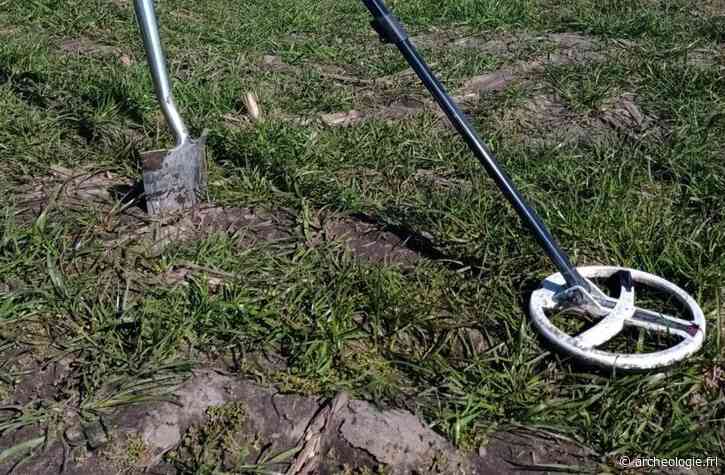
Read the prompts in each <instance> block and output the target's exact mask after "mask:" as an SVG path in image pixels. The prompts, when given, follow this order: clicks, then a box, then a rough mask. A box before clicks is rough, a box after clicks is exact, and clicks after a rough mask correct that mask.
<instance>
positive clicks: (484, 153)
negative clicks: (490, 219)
mask: <svg viewBox="0 0 725 475" xmlns="http://www.w3.org/2000/svg"><path fill="white" fill-rule="evenodd" d="M362 1H363V3H364V4H365V6H366V7H367V8H368V10H370V13H371V14H372V15H373V17H374V20H373V22H372V25H373V28H375V31H377V33H378V34H379V35H380V38H381V39H382V40H383V41H384V42H388V43H394V44H395V46H397V47H398V49H399V50H400V52H401V53H402V55H403V57H405V60H406V61H407V62H408V64H409V65H410V67H411V68H413V70H414V71H415V73H416V74H417V75H418V77H419V78H420V80H421V81H422V82H423V84H424V85H425V87H426V88H427V89H428V90H429V91H430V93H431V94H432V95H433V97H434V98H435V100H436V102H437V103H438V105H439V106H440V107H441V109H442V110H443V111H444V112H445V114H446V115H447V116H448V119H449V120H450V121H451V122H452V123H453V126H454V127H455V128H456V130H457V131H458V133H460V134H461V136H463V138H464V139H465V141H466V143H467V144H468V146H469V148H470V149H471V151H472V152H473V153H474V154H475V155H476V157H477V158H478V160H479V161H480V162H481V164H482V165H483V167H484V168H485V169H486V171H487V172H488V174H489V175H490V176H491V178H493V180H494V181H495V182H496V185H498V187H499V189H500V190H501V192H502V193H503V194H504V196H505V197H506V199H508V201H509V202H510V203H511V205H512V206H513V207H514V210H516V213H518V215H519V217H520V218H521V220H522V221H523V222H524V224H525V225H526V226H527V227H528V228H529V229H530V230H531V232H532V233H533V234H534V236H535V237H536V240H537V241H538V242H539V244H540V245H541V247H542V248H543V249H544V251H545V252H546V254H547V255H548V256H549V258H550V259H551V260H552V262H553V263H554V265H555V266H556V268H557V269H558V270H559V272H561V274H562V276H563V277H564V279H565V280H566V283H567V285H568V286H570V287H574V286H581V287H583V288H584V289H587V290H589V289H590V286H589V283H588V282H587V281H586V279H584V278H583V277H582V276H581V275H580V274H579V272H577V270H576V268H574V266H573V265H572V264H571V262H570V261H569V257H568V256H567V255H566V254H565V253H564V251H562V250H561V248H560V247H559V245H558V244H557V242H556V240H555V239H554V237H553V236H552V235H551V233H550V232H549V230H548V229H547V228H546V226H545V225H544V223H543V222H542V221H541V218H539V216H538V215H537V214H536V212H535V211H534V210H533V209H532V208H531V207H530V206H529V205H528V203H527V202H526V201H525V200H524V198H523V196H522V195H521V193H520V192H519V191H518V190H517V189H516V187H515V185H514V184H513V182H512V181H511V179H510V178H509V177H508V176H507V175H506V173H505V172H504V171H503V169H502V168H501V166H500V165H499V163H498V162H497V161H496V158H495V156H494V154H493V153H492V152H491V151H490V150H489V149H488V147H487V146H486V145H485V144H484V143H483V141H482V140H481V138H480V137H479V136H478V133H477V132H476V130H475V129H474V128H473V126H472V125H471V123H470V122H469V121H468V119H467V118H466V116H465V115H464V114H463V112H461V110H460V108H459V107H458V106H457V105H456V103H455V102H454V101H453V99H452V98H451V96H450V95H449V94H448V92H447V91H446V89H445V87H444V86H443V85H442V84H441V82H440V81H439V80H438V78H436V76H435V75H434V74H433V72H432V71H431V70H430V68H429V67H428V65H427V64H426V62H425V60H424V59H423V58H422V57H421V55H420V54H419V53H418V51H417V50H416V48H415V46H413V44H412V43H411V41H410V39H409V38H408V35H407V33H406V32H405V29H404V28H403V27H402V26H401V25H400V23H398V20H397V19H396V18H395V17H394V16H393V15H391V14H390V11H389V10H388V9H387V7H386V6H385V4H384V3H383V1H382V0H362Z"/></svg>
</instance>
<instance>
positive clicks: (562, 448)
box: [22, 370, 594, 475]
mask: <svg viewBox="0 0 725 475" xmlns="http://www.w3.org/2000/svg"><path fill="white" fill-rule="evenodd" d="M174 394H175V402H174V403H170V402H159V403H154V404H151V405H148V406H145V407H135V408H127V409H125V410H122V411H120V412H117V413H116V414H115V415H113V416H112V417H110V418H108V419H107V421H106V425H105V427H106V428H107V433H108V437H107V441H106V442H105V443H104V444H103V446H102V447H101V448H100V449H96V450H88V451H87V452H86V453H85V455H84V457H75V458H73V457H71V458H70V459H69V460H68V463H67V469H68V470H69V473H102V472H104V471H105V472H109V473H118V470H119V468H120V467H123V468H124V470H125V471H126V473H140V472H141V471H144V470H149V471H151V472H152V473H154V472H156V471H157V470H161V469H163V470H164V471H165V473H176V470H174V469H173V466H172V464H173V465H175V466H176V467H187V469H188V468H189V467H194V466H195V465H194V464H195V463H199V462H202V461H203V457H205V456H206V455H207V454H211V455H213V456H214V460H213V461H214V463H216V464H220V463H221V466H220V469H223V470H227V471H231V472H235V471H239V467H240V466H241V465H244V464H247V465H250V464H260V460H264V459H265V458H264V454H281V453H285V454H286V456H285V457H277V458H276V459H273V460H272V461H271V462H268V463H261V464H260V465H258V467H259V468H264V469H266V470H272V471H276V472H278V473H287V474H290V475H301V474H312V473H315V474H316V473H320V474H332V473H341V472H342V471H344V470H351V471H355V470H357V471H361V470H365V469H367V470H373V471H374V470H385V473H391V474H407V473H421V474H433V473H450V474H453V473H460V474H479V473H480V474H483V473H501V474H513V473H532V470H533V473H536V472H539V473H541V472H543V471H544V470H545V468H539V469H538V470H537V469H536V466H537V465H541V467H545V465H543V464H546V463H558V464H563V465H572V466H575V467H577V468H579V469H581V470H582V471H583V470H584V469H586V468H592V467H593V466H594V457H593V453H592V452H591V451H589V450H587V449H585V448H582V447H580V446H578V445H577V444H575V443H573V442H569V441H566V440H563V439H562V438H557V437H556V436H555V435H553V434H543V433H536V432H533V431H527V430H515V431H502V432H497V433H494V434H493V435H492V437H491V439H490V440H491V442H490V443H489V444H488V445H487V446H486V447H484V448H482V449H481V450H480V451H479V452H478V453H477V454H467V453H464V452H461V451H459V450H457V449H456V448H455V447H453V446H452V445H451V444H450V443H449V442H448V441H446V440H445V439H444V438H443V437H441V436H440V435H438V434H436V433H435V432H433V431H432V430H431V429H429V428H428V427H427V426H426V425H425V424H423V423H422V422H421V420H420V419H419V418H418V417H416V416H415V415H414V414H412V413H410V412H407V411H401V410H381V409H378V408H376V407H375V406H373V405H372V404H370V403H367V402H364V401H358V400H350V399H349V398H348V397H347V395H345V394H344V393H341V394H339V395H338V396H337V397H335V398H334V399H332V400H323V399H320V398H315V397H303V396H298V395H290V394H280V393H278V392H276V391H274V390H273V389H271V388H266V387H263V386H259V385H257V384H255V383H252V382H250V381H246V380H241V379H238V378H235V377H232V376H225V375H222V374H219V373H216V372H214V371H212V370H200V371H196V372H195V373H194V375H193V377H192V378H191V379H189V380H188V381H187V382H186V383H184V384H182V385H181V386H179V387H178V388H177V389H176V390H175V391H174ZM79 433H81V432H79ZM204 434H206V435H207V436H208V435H210V434H213V435H215V437H203V435H204ZM222 442H223V443H222ZM232 448H233V449H235V450H237V452H236V454H235V455H234V454H233V453H232V451H230V450H229V449H232ZM62 454H63V449H62V444H60V443H55V444H51V445H50V446H49V448H48V450H47V451H45V452H43V453H42V454H39V455H38V456H36V457H35V458H33V459H32V460H31V461H29V462H27V463H25V464H24V465H22V471H23V473H29V474H49V473H53V472H52V471H51V469H52V468H57V467H58V465H59V460H62V458H63V457H62ZM267 459H269V457H268V458H267ZM164 460H166V463H164ZM169 462H170V463H169ZM94 470H95V472H94ZM355 473H358V472H355Z"/></svg>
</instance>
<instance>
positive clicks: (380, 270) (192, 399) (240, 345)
mask: <svg viewBox="0 0 725 475" xmlns="http://www.w3.org/2000/svg"><path fill="white" fill-rule="evenodd" d="M157 4H158V8H159V14H160V18H161V24H162V30H163V37H164V41H165V43H166V45H167V47H168V56H169V63H170V69H171V75H172V77H173V78H174V80H175V86H176V93H177V96H178V102H179V103H180V105H181V108H182V110H183V112H184V115H185V116H186V117H187V120H188V121H189V125H190V128H191V129H192V131H193V132H194V133H195V134H197V135H198V134H200V133H201V132H202V130H203V129H205V128H208V129H209V131H210V135H209V144H208V155H209V157H208V158H209V169H210V180H209V182H210V189H209V196H208V203H206V204H204V205H203V206H202V207H200V208H199V209H196V210H194V211H193V212H190V213H188V214H187V215H185V216H178V217H172V218H169V219H166V220H163V221H161V220H154V219H151V218H149V217H148V216H147V215H146V214H145V212H144V208H143V200H142V197H141V196H140V195H139V187H138V178H139V176H140V167H139V154H140V152H142V151H145V150H153V149H158V148H164V147H168V146H170V145H171V138H170V137H169V135H168V134H167V132H166V130H165V125H164V122H163V117H162V116H161V114H160V112H159V111H158V108H157V105H156V104H155V102H154V97H153V95H152V88H151V85H150V78H149V76H148V72H147V69H146V66H145V59H144V55H143V51H142V49H141V43H140V41H139V39H138V36H137V30H136V28H135V23H134V18H133V11H132V6H131V2H129V1H126V0H78V1H74V2H62V3H61V5H58V2H55V1H51V0H33V1H27V2H2V1H0V159H1V160H2V162H1V163H2V164H3V167H2V171H1V172H0V203H1V204H2V208H1V209H2V220H1V221H0V473H16V474H31V473H32V474H54V473H59V472H64V473H86V474H97V473H127V474H132V473H164V474H212V473H214V474H222V473H235V474H237V473H285V474H289V475H294V474H297V475H299V474H313V473H330V474H338V473H345V474H375V473H396V474H397V473H400V474H403V473H420V474H423V473H463V474H468V473H481V474H486V473H497V474H498V473H501V474H506V473H554V472H568V473H617V472H626V473H644V472H642V471H641V470H638V469H635V468H632V469H627V468H626V467H623V466H621V465H620V464H618V460H619V458H620V457H621V456H622V455H626V456H630V457H633V458H634V457H637V456H658V457H685V458H688V457H701V458H705V457H708V456H710V457H714V456H717V455H720V456H722V454H723V453H725V363H724V361H725V350H724V349H723V343H722V332H723V328H725V326H724V324H723V308H725V307H724V306H723V298H724V297H725V287H724V286H723V281H724V279H723V277H724V276H725V217H724V214H723V209H724V208H725V204H724V202H723V196H725V165H724V164H725V161H723V158H724V152H725V138H724V137H725V120H723V117H724V113H725V109H724V104H725V103H724V99H723V98H724V96H725V80H724V79H723V71H724V68H725V59H724V53H723V51H725V50H724V49H723V41H725V16H724V15H725V4H723V2H721V1H719V0H713V1H702V2H690V1H685V0H675V1H657V0H628V1H623V0H606V1H594V0H582V1H578V2H569V1H560V0H514V1H507V2H500V1H495V0H480V1H467V0H450V1H445V2H440V1H433V0H410V1H395V2H393V1H391V2H390V4H391V6H392V7H393V8H394V9H395V11H396V13H397V14H398V15H399V16H400V17H401V19H402V21H403V22H404V23H405V24H406V25H408V27H409V30H410V32H411V35H412V36H413V40H414V42H415V44H416V45H418V46H419V47H420V49H421V51H422V52H423V53H424V54H425V56H426V58H427V59H428V60H429V62H430V63H431V65H432V66H433V69H434V70H435V71H436V72H437V73H439V74H440V75H441V78H442V80H443V82H444V83H445V84H446V85H447V86H448V87H449V89H450V90H451V93H452V94H453V95H454V96H455V97H456V98H457V99H458V100H459V101H460V103H461V105H462V108H463V109H464V110H465V111H466V112H467V113H468V114H469V115H470V116H471V118H472V120H473V122H474V123H475V125H476V126H477V127H478V128H479V130H480V132H481V134H482V135H483V136H484V137H486V139H487V141H488V142H489V143H490V144H491V146H492V148H493V149H494V150H495V152H496V153H497V154H498V156H499V158H500V160H501V162H502V163H503V165H504V166H505V167H506V168H507V170H508V171H509V173H510V175H511V176H512V177H513V179H514V181H515V182H516V184H517V185H518V186H519V187H520V188H521V190H522V191H523V192H524V194H525V195H526V196H527V197H528V198H530V200H531V202H532V203H533V204H534V205H535V207H536V208H537V210H539V211H540V213H541V214H542V216H543V218H544V220H545V221H546V222H547V223H548V224H549V225H550V227H551V229H552V231H553V233H554V235H556V236H557V237H558V238H559V239H560V241H561V243H562V246H563V247H564V248H565V249H566V250H567V251H568V252H570V254H571V256H572V258H573V259H574V260H575V261H576V262H577V263H578V264H580V265H586V264H612V265H625V266H630V267H634V268H639V269H643V270H645V271H649V272H653V273H656V274H658V275H662V276H663V277H665V278H667V279H669V280H671V281H673V282H675V283H677V284H678V285H680V286H682V287H683V288H685V289H686V290H687V291H688V292H690V293H691V294H692V295H694V296H695V297H696V298H697V300H698V301H699V302H700V303H701V305H702V308H703V310H704V312H705V315H706V317H707V319H708V324H709V327H708V338H707V342H706V345H705V347H704V348H703V350H702V351H701V352H699V353H698V354H697V355H696V356H694V357H692V358H691V359H690V360H688V361H687V362H686V363H684V364H681V365H677V366H675V367H673V368H671V369H668V370H666V371H663V372H658V373H647V374H609V373H604V372H601V371H595V370H593V369H591V368H585V367H581V366H579V365H577V364H576V363H575V362H573V361H572V360H570V359H569V358H567V357H566V355H562V354H558V353H556V352H554V351H552V349H551V348H549V347H548V346H547V345H546V344H545V343H544V342H543V341H542V340H541V339H540V338H539V337H538V336H537V334H536V332H535V330H534V329H533V327H532V326H531V325H530V322H529V320H528V318H527V314H526V302H527V299H528V296H529V294H530V293H531V291H532V290H533V289H534V288H535V287H536V286H537V284H538V282H539V281H540V280H541V279H542V278H543V277H545V276H546V275H548V274H550V273H552V272H553V268H552V266H551V264H550V263H549V262H548V261H547V259H546V258H545V257H544V256H543V255H542V253H541V251H540V250H539V249H538V248H537V246H536V244H535V242H533V240H532V239H531V238H530V236H529V235H528V234H527V233H526V232H525V231H524V230H523V229H522V228H521V227H520V224H519V222H518V220H517V219H516V217H515V215H514V214H513V212H512V211H510V209H509V208H508V207H507V206H506V205H505V204H504V202H503V199H502V197H501V196H500V194H499V192H498V191H497V190H496V189H495V186H494V185H493V184H492V182H490V181H489V180H488V178H487V177H486V176H485V174H484V173H483V172H482V171H481V170H480V167H479V165H478V164H477V163H476V162H475V160H474V159H473V157H471V156H470V154H469V153H468V152H467V151H466V149H465V147H464V146H463V145H462V143H461V141H460V140H459V139H458V137H457V136H456V135H455V134H454V133H453V131H452V130H451V128H450V127H449V126H448V125H447V123H446V121H445V120H444V119H443V118H442V117H441V115H440V113H439V112H438V111H437V110H436V108H435V107H434V106H433V105H432V103H431V101H430V99H429V97H428V96H427V94H426V92H425V90H424V89H423V88H422V87H421V86H420V85H419V84H418V83H417V81H416V80H415V77H414V76H413V75H412V74H411V73H410V71H409V70H408V69H407V68H406V66H405V64H404V62H403V61H402V60H401V59H400V58H399V57H398V55H397V53H396V51H395V50H394V48H392V47H390V46H385V45H381V44H380V43H379V42H378V41H377V38H376V37H375V35H374V33H373V32H372V31H371V29H370V28H369V26H368V21H369V20H368V18H367V14H366V11H365V10H364V8H363V7H362V5H361V4H358V2H355V1H353V0H344V1H339V0H315V1H313V0H285V1H282V0H267V1H253V2H250V1H247V2H228V1H222V0H201V1H199V0H197V1H188V0H165V1H160V2H157ZM566 324H567V325H571V326H570V327H568V328H569V329H570V330H572V331H574V330H576V328H577V327H581V326H582V325H585V324H586V322H567V323H566ZM666 343H668V342H664V341H661V339H658V338H656V337H653V336H651V335H646V334H639V333H637V332H634V331H633V332H631V333H628V334H626V335H623V336H622V337H621V338H619V339H617V340H615V341H613V342H611V344H610V346H609V349H611V350H619V351H634V350H639V351H651V350H655V349H658V348H662V347H663V345H665V344H666ZM721 469H722V467H720V468H711V469H707V470H703V471H702V473H719V470H721ZM670 473H680V472H678V471H677V470H671V471H670ZM681 473H693V472H689V471H684V472H682V471H681Z"/></svg>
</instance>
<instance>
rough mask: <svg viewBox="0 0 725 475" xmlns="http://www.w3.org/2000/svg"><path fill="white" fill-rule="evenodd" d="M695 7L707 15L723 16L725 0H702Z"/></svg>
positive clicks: (724, 13) (724, 14)
mask: <svg viewBox="0 0 725 475" xmlns="http://www.w3.org/2000/svg"><path fill="white" fill-rule="evenodd" d="M696 8H697V9H698V10H699V11H701V12H703V13H704V14H705V15H707V16H713V17H716V16H725V0H702V1H700V2H698V6H697V7H696Z"/></svg>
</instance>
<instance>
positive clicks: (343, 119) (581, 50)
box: [319, 32, 607, 127]
mask: <svg viewBox="0 0 725 475" xmlns="http://www.w3.org/2000/svg"><path fill="white" fill-rule="evenodd" d="M417 41H418V42H419V43H422V44H423V45H425V46H436V47H441V46H445V47H449V48H475V49H477V50H479V51H481V52H482V53H485V54H491V55H495V56H497V57H503V58H505V59H507V60H508V62H509V63H510V64H509V65H507V66H504V67H502V68H500V69H498V70H496V71H491V72H486V73H483V74H480V75H476V76H473V77H471V78H469V79H467V80H465V81H463V83H462V85H461V86H460V87H459V88H458V89H456V90H455V91H454V92H453V93H452V96H453V98H454V100H456V101H457V102H458V103H460V105H461V107H462V108H463V109H464V110H465V109H471V108H472V107H475V105H476V104H477V103H478V102H479V101H480V100H481V98H482V97H483V96H484V95H486V94H490V93H496V92H501V91H504V90H506V89H508V88H509V87H511V86H512V85H515V84H518V85H525V84H528V83H531V82H533V81H535V80H536V79H537V78H538V77H539V76H540V75H541V74H542V73H543V72H544V70H545V69H546V68H547V67H548V66H552V65H553V66H561V65H567V64H581V63H585V62H592V61H603V60H604V59H605V58H606V53H607V52H606V48H605V46H604V45H603V44H602V43H600V42H598V41H596V40H594V39H593V38H591V37H588V36H585V35H581V34H577V33H551V34H546V35H535V34H532V33H528V32H519V33H504V34H501V33H499V32H495V33H488V32H487V33H482V34H478V35H470V36H463V37H459V38H451V37H450V36H444V38H443V39H440V38H433V37H429V36H427V35H426V36H422V37H418V39H417ZM381 98H382V99H381ZM384 101H385V94H380V97H377V98H375V100H374V101H373V104H372V105H371V107H369V108H367V109H364V110H351V111H344V112H337V113H329V114H323V115H321V116H319V120H320V121H321V122H322V123H323V124H325V125H327V126H330V127H341V126H343V127H345V126H351V125H356V124H359V123H361V122H364V121H366V120H371V119H377V120H388V121H394V120H401V119H405V118H409V117H412V116H415V115H417V114H421V113H424V112H430V113H433V114H435V115H437V116H438V117H439V118H440V119H445V115H444V114H443V113H442V112H441V111H440V109H439V108H438V106H437V105H436V103H435V102H434V101H432V100H431V99H429V98H424V99H420V98H413V97H411V98H400V97H396V98H395V99H393V100H392V101H391V102H388V103H384ZM381 102H383V103H382V104H381ZM442 123H443V124H446V125H447V124H448V121H447V120H442Z"/></svg>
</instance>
